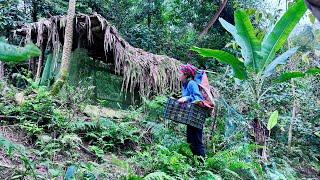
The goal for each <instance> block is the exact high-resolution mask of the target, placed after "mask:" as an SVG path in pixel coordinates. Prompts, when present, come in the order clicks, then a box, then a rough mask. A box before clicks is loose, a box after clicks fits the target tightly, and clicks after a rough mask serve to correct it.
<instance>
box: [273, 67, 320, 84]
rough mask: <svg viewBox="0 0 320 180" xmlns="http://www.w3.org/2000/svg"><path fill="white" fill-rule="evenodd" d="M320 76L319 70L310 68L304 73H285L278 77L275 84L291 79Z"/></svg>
mask: <svg viewBox="0 0 320 180" xmlns="http://www.w3.org/2000/svg"><path fill="white" fill-rule="evenodd" d="M317 74H320V68H311V69H309V70H307V71H305V72H300V71H293V72H286V73H283V74H281V75H280V77H279V78H278V79H277V80H276V82H278V83H279V82H284V81H288V80H290V79H293V78H301V77H305V76H306V75H317Z"/></svg>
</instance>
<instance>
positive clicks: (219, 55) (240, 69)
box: [191, 47, 247, 80]
mask: <svg viewBox="0 0 320 180" xmlns="http://www.w3.org/2000/svg"><path fill="white" fill-rule="evenodd" d="M191 50H192V51H196V52H198V53H199V55H201V56H203V57H210V58H215V59H217V60H218V61H220V62H222V63H225V64H228V65H230V66H231V68H232V70H233V75H234V77H236V78H238V79H240V80H244V79H246V78H247V72H246V68H245V66H244V64H243V62H242V61H240V60H239V59H238V58H236V57H234V56H233V55H232V54H230V53H227V52H225V51H220V50H213V49H206V48H199V47H192V48H191Z"/></svg>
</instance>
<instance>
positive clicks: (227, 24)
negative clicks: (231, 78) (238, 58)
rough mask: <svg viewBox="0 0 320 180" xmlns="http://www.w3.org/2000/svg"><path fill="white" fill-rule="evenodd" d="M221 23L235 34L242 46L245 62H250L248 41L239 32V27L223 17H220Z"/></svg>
mask: <svg viewBox="0 0 320 180" xmlns="http://www.w3.org/2000/svg"><path fill="white" fill-rule="evenodd" d="M219 21H220V23H221V25H222V26H223V27H224V28H225V29H226V30H227V31H228V32H229V33H230V34H231V35H232V36H233V38H234V39H235V41H236V42H237V44H238V45H239V46H240V47H241V55H242V57H243V58H244V61H245V64H250V54H249V52H248V48H247V45H246V42H245V41H244V40H243V38H242V37H241V36H240V35H239V34H238V32H237V29H236V27H235V26H233V25H232V24H230V23H228V22H227V21H225V20H224V19H223V18H219Z"/></svg>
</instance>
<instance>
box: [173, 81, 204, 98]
mask: <svg viewBox="0 0 320 180" xmlns="http://www.w3.org/2000/svg"><path fill="white" fill-rule="evenodd" d="M187 91H188V92H189V96H183V97H182V98H180V99H179V100H178V102H181V103H184V102H188V103H191V102H194V101H201V100H202V95H201V93H200V90H199V86H198V84H197V83H196V82H195V81H190V82H189V83H188V85H187Z"/></svg>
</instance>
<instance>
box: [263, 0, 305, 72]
mask: <svg viewBox="0 0 320 180" xmlns="http://www.w3.org/2000/svg"><path fill="white" fill-rule="evenodd" d="M306 10H307V8H306V6H305V4H304V1H303V0H297V2H295V3H294V4H293V5H292V6H291V7H289V9H288V10H287V11H286V12H285V14H284V15H283V16H282V17H281V18H280V20H279V21H278V22H277V23H276V25H275V26H274V28H273V29H272V30H271V31H270V32H269V33H268V34H267V35H266V36H265V38H264V39H263V41H262V46H261V55H262V56H263V60H262V61H259V63H258V66H259V68H260V69H263V68H264V67H265V66H267V65H268V64H269V63H270V62H271V61H272V60H273V58H274V57H275V55H276V52H277V51H279V50H280V48H281V47H282V46H283V44H284V43H285V42H286V40H287V38H288V37H289V35H290V33H291V31H292V30H293V28H294V27H295V26H296V24H297V23H298V22H299V20H300V19H301V17H302V16H303V15H304V13H305V12H306Z"/></svg>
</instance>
